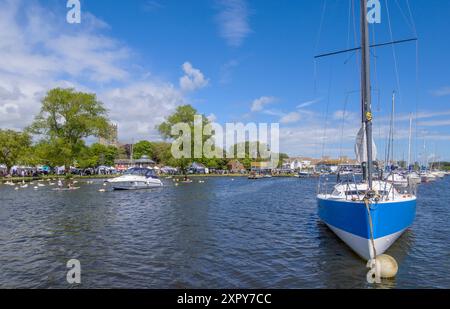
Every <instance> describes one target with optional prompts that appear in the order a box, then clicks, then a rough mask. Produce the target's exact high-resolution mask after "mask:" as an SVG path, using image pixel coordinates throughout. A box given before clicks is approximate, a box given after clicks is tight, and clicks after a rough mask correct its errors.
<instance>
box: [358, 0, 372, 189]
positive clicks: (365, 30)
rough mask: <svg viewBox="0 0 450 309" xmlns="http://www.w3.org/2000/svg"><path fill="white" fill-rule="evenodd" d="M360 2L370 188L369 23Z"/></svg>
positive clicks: (363, 0)
mask: <svg viewBox="0 0 450 309" xmlns="http://www.w3.org/2000/svg"><path fill="white" fill-rule="evenodd" d="M360 3H361V104H362V122H363V126H364V128H365V131H366V143H367V165H366V168H367V173H366V175H367V182H368V185H369V190H372V166H373V158H372V156H373V155H372V151H373V150H372V107H371V105H372V104H371V94H370V47H369V25H368V22H367V18H366V14H367V0H360Z"/></svg>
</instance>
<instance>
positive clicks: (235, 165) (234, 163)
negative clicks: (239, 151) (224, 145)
mask: <svg viewBox="0 0 450 309" xmlns="http://www.w3.org/2000/svg"><path fill="white" fill-rule="evenodd" d="M227 168H228V171H230V173H234V174H237V173H242V172H245V166H244V164H242V163H241V162H239V161H238V160H231V161H230V162H228V164H227Z"/></svg>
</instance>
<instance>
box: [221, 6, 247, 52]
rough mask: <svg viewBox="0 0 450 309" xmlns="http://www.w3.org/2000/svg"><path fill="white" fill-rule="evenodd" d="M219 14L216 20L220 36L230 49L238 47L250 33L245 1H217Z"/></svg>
mask: <svg viewBox="0 0 450 309" xmlns="http://www.w3.org/2000/svg"><path fill="white" fill-rule="evenodd" d="M218 3H219V6H220V10H221V12H220V13H219V15H218V17H217V20H218V23H219V27H220V35H221V36H222V37H223V38H224V39H225V40H226V41H227V43H228V45H230V46H232V47H239V46H240V45H241V44H242V42H243V41H244V39H245V38H246V37H247V36H248V35H249V34H250V33H251V32H252V31H251V29H250V26H249V22H248V19H249V12H248V7H247V3H246V1H245V0H220V1H218Z"/></svg>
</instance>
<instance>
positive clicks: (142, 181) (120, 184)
mask: <svg viewBox="0 0 450 309" xmlns="http://www.w3.org/2000/svg"><path fill="white" fill-rule="evenodd" d="M108 183H109V184H111V186H112V188H113V189H114V190H138V189H148V188H154V187H162V186H163V183H162V181H161V180H160V179H159V178H158V177H157V176H156V173H155V171H154V170H153V169H150V168H139V167H133V168H130V169H129V170H128V171H126V172H125V174H123V175H122V176H119V177H116V178H113V179H110V180H108Z"/></svg>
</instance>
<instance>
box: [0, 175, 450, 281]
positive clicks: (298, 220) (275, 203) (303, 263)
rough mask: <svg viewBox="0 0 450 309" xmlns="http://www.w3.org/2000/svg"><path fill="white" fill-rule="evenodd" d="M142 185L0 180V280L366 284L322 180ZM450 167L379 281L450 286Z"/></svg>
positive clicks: (424, 196) (423, 193)
mask: <svg viewBox="0 0 450 309" xmlns="http://www.w3.org/2000/svg"><path fill="white" fill-rule="evenodd" d="M199 180H200V178H198V179H197V178H196V179H195V181H194V183H191V184H180V185H179V186H175V185H174V184H173V181H172V180H169V179H165V180H164V183H165V186H164V187H163V188H158V189H151V190H143V191H117V192H103V193H101V192H98V190H99V189H100V188H103V186H102V181H96V182H95V183H94V184H87V183H80V184H78V185H80V186H81V188H80V189H79V190H77V191H70V192H69V191H66V192H58V191H53V190H52V188H53V187H49V186H47V187H43V188H39V189H38V190H34V189H33V188H32V186H31V187H29V188H27V189H20V190H19V191H15V190H14V187H9V186H6V185H0V265H1V266H0V287H1V288H70V287H72V286H71V285H69V284H68V283H67V281H66V273H67V271H68V269H67V268H66V263H67V261H68V260H70V259H78V260H79V261H80V263H81V280H82V283H81V285H79V287H82V288H371V287H372V286H370V285H369V284H367V283H366V279H365V277H366V273H367V271H368V270H367V269H366V268H365V262H364V261H363V260H361V259H359V258H358V257H357V256H356V255H355V254H354V253H353V252H352V251H351V250H350V249H348V248H347V246H346V245H345V244H343V243H342V242H341V241H340V240H339V239H338V238H337V237H336V236H334V234H333V233H332V232H330V231H329V230H328V228H327V227H326V226H325V225H324V224H322V223H321V222H320V221H319V219H318V216H317V207H316V200H315V191H316V187H317V180H316V179H296V178H271V179H261V180H256V181H255V180H253V181H252V180H248V179H246V178H236V179H231V178H226V177H224V178H212V177H211V178H204V179H203V180H204V181H205V182H204V183H199V182H198V181H199ZM449 188H450V177H448V178H446V179H444V180H439V181H437V182H435V183H432V184H425V185H421V186H420V188H419V197H418V205H417V206H418V207H417V217H416V220H415V222H414V225H413V226H412V227H411V229H409V230H408V231H407V232H405V233H404V234H403V236H402V237H401V238H400V239H399V240H397V242H396V243H395V244H394V245H393V246H392V247H391V248H390V249H389V251H388V252H387V253H388V254H390V255H392V256H394V257H395V258H396V260H397V262H398V263H399V266H400V269H399V273H398V275H397V277H396V278H395V279H394V280H384V281H383V284H381V285H378V286H377V287H380V288H450V220H449V218H450V217H449V214H448V213H449V207H450V205H449V204H450V191H449Z"/></svg>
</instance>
